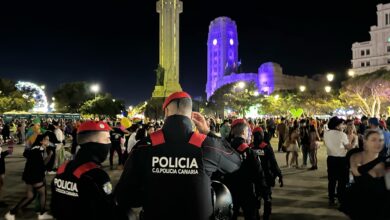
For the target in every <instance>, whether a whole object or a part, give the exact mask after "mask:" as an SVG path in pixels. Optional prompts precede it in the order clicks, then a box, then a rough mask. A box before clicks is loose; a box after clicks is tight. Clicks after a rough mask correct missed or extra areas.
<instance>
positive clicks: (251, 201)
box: [232, 195, 258, 220]
mask: <svg viewBox="0 0 390 220" xmlns="http://www.w3.org/2000/svg"><path fill="white" fill-rule="evenodd" d="M256 203H257V201H256V198H255V196H254V195H253V196H249V197H248V196H236V197H235V196H233V217H232V220H237V217H238V215H239V213H240V208H242V211H243V212H244V219H245V220H257V216H258V208H257V207H256Z"/></svg>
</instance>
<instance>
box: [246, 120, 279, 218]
mask: <svg viewBox="0 0 390 220" xmlns="http://www.w3.org/2000/svg"><path fill="white" fill-rule="evenodd" d="M252 133H253V143H252V144H251V147H252V149H253V150H254V151H255V153H256V154H257V156H258V157H259V159H260V161H261V166H262V168H263V171H264V178H265V181H266V183H267V187H266V190H264V192H263V193H262V195H261V197H262V199H263V200H264V214H263V220H269V219H270V215H271V213H272V188H271V187H274V186H275V178H276V177H278V178H279V184H280V187H283V178H282V172H281V171H280V168H279V165H278V162H277V161H276V158H275V154H274V151H273V149H272V146H271V143H270V142H269V141H267V140H265V139H264V133H263V129H262V128H261V127H257V128H255V129H253V131H252ZM258 202H259V205H258V208H259V209H260V206H261V200H260V199H259V201H258Z"/></svg>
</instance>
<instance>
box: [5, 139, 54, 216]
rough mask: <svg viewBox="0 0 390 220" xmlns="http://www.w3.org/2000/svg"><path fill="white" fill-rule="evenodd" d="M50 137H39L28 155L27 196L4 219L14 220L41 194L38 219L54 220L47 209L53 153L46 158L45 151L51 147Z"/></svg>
mask: <svg viewBox="0 0 390 220" xmlns="http://www.w3.org/2000/svg"><path fill="white" fill-rule="evenodd" d="M49 143H50V141H49V136H48V135H41V134H40V135H38V136H37V138H36V140H35V142H34V144H33V145H32V148H31V150H29V151H28V153H27V154H26V156H27V161H26V165H25V168H24V171H23V177H22V179H23V181H24V182H25V183H26V185H27V194H26V197H25V198H23V199H22V200H21V201H20V202H19V203H18V204H17V205H16V206H15V207H14V208H12V209H11V210H10V211H9V212H8V213H7V214H6V215H5V216H4V217H5V219H6V220H14V219H15V215H16V214H17V213H18V211H19V210H20V209H21V208H24V207H26V206H28V205H29V204H30V203H31V202H32V201H34V199H35V197H36V196H37V194H39V202H40V212H39V214H38V219H52V218H53V217H52V216H51V215H49V214H48V212H47V210H46V209H45V208H46V181H45V171H46V166H45V165H46V164H47V163H48V162H49V160H50V158H51V157H52V153H49V154H47V156H45V150H46V148H47V147H48V146H49Z"/></svg>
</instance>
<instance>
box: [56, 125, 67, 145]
mask: <svg viewBox="0 0 390 220" xmlns="http://www.w3.org/2000/svg"><path fill="white" fill-rule="evenodd" d="M54 134H55V135H56V138H57V140H58V141H59V142H61V143H62V141H63V140H65V137H64V133H63V132H62V130H61V129H59V128H56V129H54Z"/></svg>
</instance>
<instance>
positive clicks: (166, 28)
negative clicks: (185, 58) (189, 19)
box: [152, 0, 183, 98]
mask: <svg viewBox="0 0 390 220" xmlns="http://www.w3.org/2000/svg"><path fill="white" fill-rule="evenodd" d="M156 6H157V12H158V13H159V14H160V23H159V28H160V33H159V35H160V36H159V42H160V56H159V57H160V59H159V62H160V66H161V67H162V68H163V69H164V74H162V75H163V78H164V83H163V85H156V86H155V89H154V92H153V95H152V97H156V98H157V97H167V96H169V95H170V94H171V93H173V92H177V91H181V90H182V89H181V86H180V84H179V17H180V13H181V12H183V2H181V1H180V0H159V1H158V2H157V4H156Z"/></svg>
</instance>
